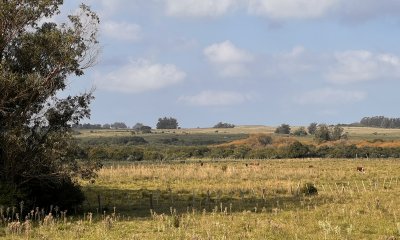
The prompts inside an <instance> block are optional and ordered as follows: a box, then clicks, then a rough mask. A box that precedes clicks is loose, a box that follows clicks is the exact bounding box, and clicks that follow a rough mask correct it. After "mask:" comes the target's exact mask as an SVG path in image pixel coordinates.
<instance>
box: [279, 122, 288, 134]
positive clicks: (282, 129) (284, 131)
mask: <svg viewBox="0 0 400 240" xmlns="http://www.w3.org/2000/svg"><path fill="white" fill-rule="evenodd" d="M275 133H277V134H290V126H289V124H284V123H283V124H281V125H280V126H279V127H277V128H276V129H275Z"/></svg>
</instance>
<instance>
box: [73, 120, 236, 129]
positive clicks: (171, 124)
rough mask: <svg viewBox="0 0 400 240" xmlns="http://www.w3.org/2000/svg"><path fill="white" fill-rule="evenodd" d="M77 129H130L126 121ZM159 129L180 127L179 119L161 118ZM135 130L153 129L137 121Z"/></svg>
mask: <svg viewBox="0 0 400 240" xmlns="http://www.w3.org/2000/svg"><path fill="white" fill-rule="evenodd" d="M234 127H235V125H234V124H230V123H223V122H219V123H217V124H215V125H214V126H213V128H234ZM73 128H75V129H128V128H129V127H128V126H127V125H126V124H125V123H124V122H115V123H112V124H108V123H106V124H103V125H101V124H90V123H83V124H75V125H74V126H73ZM156 128H157V129H178V128H179V124H178V120H177V119H176V118H173V117H163V118H159V119H158V122H157V125H156ZM132 129H133V130H136V131H142V132H143V131H146V132H148V131H149V130H150V131H151V127H150V126H146V125H144V124H143V123H136V124H135V125H134V126H133V127H132Z"/></svg>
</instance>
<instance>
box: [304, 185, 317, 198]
mask: <svg viewBox="0 0 400 240" xmlns="http://www.w3.org/2000/svg"><path fill="white" fill-rule="evenodd" d="M300 192H301V193H303V194H304V195H306V196H313V195H318V189H317V188H316V187H315V185H314V183H306V184H304V186H303V187H302V188H301V189H300Z"/></svg>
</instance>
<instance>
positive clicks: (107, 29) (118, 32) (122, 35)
mask: <svg viewBox="0 0 400 240" xmlns="http://www.w3.org/2000/svg"><path fill="white" fill-rule="evenodd" d="M102 31H103V33H104V34H105V35H106V36H107V37H110V38H114V39H118V40H122V41H137V40H139V39H140V38H141V35H142V29H141V27H140V26H139V25H137V24H135V23H126V22H113V21H108V22H105V23H104V24H102Z"/></svg>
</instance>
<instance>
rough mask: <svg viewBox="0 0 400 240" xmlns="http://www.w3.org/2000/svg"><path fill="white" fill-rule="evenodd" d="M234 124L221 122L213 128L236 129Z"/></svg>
mask: <svg viewBox="0 0 400 240" xmlns="http://www.w3.org/2000/svg"><path fill="white" fill-rule="evenodd" d="M234 127H235V125H234V124H230V123H223V122H219V123H217V124H215V125H214V127H213V128H234Z"/></svg>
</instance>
